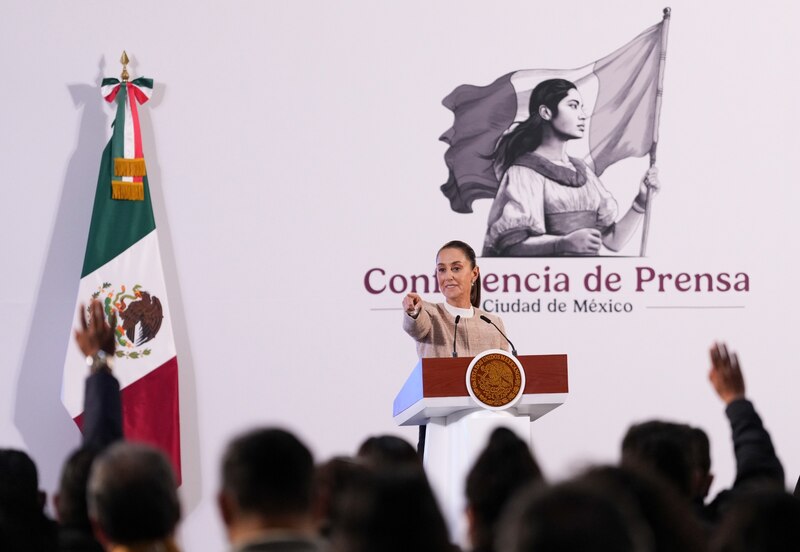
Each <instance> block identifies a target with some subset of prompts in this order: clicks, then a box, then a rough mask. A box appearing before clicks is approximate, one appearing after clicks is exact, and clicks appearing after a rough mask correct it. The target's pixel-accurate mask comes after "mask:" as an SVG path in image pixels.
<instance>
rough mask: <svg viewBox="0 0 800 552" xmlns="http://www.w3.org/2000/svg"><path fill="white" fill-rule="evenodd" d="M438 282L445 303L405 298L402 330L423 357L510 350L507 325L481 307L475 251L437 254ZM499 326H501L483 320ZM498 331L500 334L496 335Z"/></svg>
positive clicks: (460, 246)
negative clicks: (411, 338)
mask: <svg viewBox="0 0 800 552" xmlns="http://www.w3.org/2000/svg"><path fill="white" fill-rule="evenodd" d="M436 280H437V282H438V283H439V290H440V291H441V292H442V294H443V295H444V297H445V302H444V303H428V302H427V301H423V300H422V298H421V297H420V296H419V295H417V294H416V293H409V294H408V295H406V296H405V297H404V298H403V310H404V311H405V313H404V314H403V329H404V330H405V331H406V333H407V334H408V335H410V336H411V337H413V338H414V340H415V341H416V342H417V354H418V355H419V357H420V358H430V357H448V356H462V357H472V356H475V355H477V354H479V353H482V352H483V351H485V350H486V349H507V348H508V343H507V341H506V339H505V338H504V337H503V335H502V334H501V333H500V332H501V331H502V332H503V333H505V328H504V326H503V321H502V320H501V319H500V317H499V316H495V315H490V314H488V313H487V312H485V311H483V310H481V309H480V308H479V307H478V306H479V305H480V302H481V275H480V270H479V269H478V265H477V263H476V259H475V251H474V250H473V249H472V248H471V247H470V246H469V245H467V244H466V243H464V242H462V241H457V240H456V241H450V242H447V243H446V244H444V245H443V246H442V248H441V249H439V253H438V254H437V255H436ZM484 317H485V318H487V319H489V320H491V321H492V322H494V323H495V324H496V325H497V328H495V327H494V326H492V325H491V324H490V323H489V322H486V321H485V320H484ZM498 328H499V331H498ZM424 445H425V426H420V439H419V445H418V450H419V452H420V454H422V452H423V451H424Z"/></svg>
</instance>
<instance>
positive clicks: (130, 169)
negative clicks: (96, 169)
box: [101, 77, 153, 201]
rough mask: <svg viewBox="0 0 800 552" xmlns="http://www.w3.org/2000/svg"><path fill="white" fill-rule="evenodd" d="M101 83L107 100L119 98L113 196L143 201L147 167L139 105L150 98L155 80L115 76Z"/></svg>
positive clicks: (113, 146) (113, 147) (113, 145)
mask: <svg viewBox="0 0 800 552" xmlns="http://www.w3.org/2000/svg"><path fill="white" fill-rule="evenodd" d="M101 86H102V87H101V93H102V94H103V98H104V99H105V100H106V101H107V102H109V103H111V102H113V101H114V100H116V101H117V115H116V117H115V118H114V123H113V125H112V126H113V127H114V132H113V134H112V136H111V156H112V158H113V159H114V173H113V175H112V177H111V198H112V199H125V200H131V201H143V200H144V181H143V177H144V176H145V175H146V174H147V170H146V168H145V164H144V154H143V152H142V132H141V127H140V125H139V109H138V106H137V104H143V103H145V102H147V100H149V99H150V96H151V94H152V93H153V79H147V78H144V77H139V78H138V79H134V80H132V81H130V82H127V81H125V82H120V81H119V79H114V78H111V79H103V83H102V85H101Z"/></svg>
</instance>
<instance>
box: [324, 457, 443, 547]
mask: <svg viewBox="0 0 800 552" xmlns="http://www.w3.org/2000/svg"><path fill="white" fill-rule="evenodd" d="M341 513H342V515H341V519H340V523H339V524H338V525H337V526H336V527H334V531H333V535H332V537H331V550H332V552H376V551H380V552H409V551H413V552H452V551H455V550H457V549H455V548H454V547H453V546H452V545H451V544H450V542H449V537H448V533H447V526H446V524H445V520H444V517H443V516H442V513H441V511H440V510H439V507H438V505H437V504H436V499H435V498H434V496H433V492H432V491H431V488H430V485H429V484H428V480H427V478H426V477H425V473H424V472H423V471H422V470H420V469H418V468H416V467H413V466H410V467H397V468H395V469H391V470H387V469H377V470H371V471H370V472H368V473H367V474H365V476H364V477H362V478H359V480H358V481H357V482H355V484H354V485H353V486H352V487H351V488H350V489H349V490H348V491H347V492H346V493H345V496H344V497H343V500H342V508H341Z"/></svg>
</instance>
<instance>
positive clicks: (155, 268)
mask: <svg viewBox="0 0 800 552" xmlns="http://www.w3.org/2000/svg"><path fill="white" fill-rule="evenodd" d="M105 283H109V284H111V286H110V287H109V288H106V290H113V291H114V292H119V291H121V289H120V286H122V285H124V286H126V290H127V291H126V293H133V286H135V285H137V284H139V285H141V286H142V291H146V292H148V293H149V294H150V295H151V296H153V297H158V299H159V301H161V307H162V311H163V315H164V318H163V320H162V322H161V328H160V329H159V332H158V334H157V335H156V337H155V338H154V339H153V340H152V341H149V342H147V343H146V344H144V345H143V346H141V347H135V348H129V349H125V350H126V351H127V352H131V351H139V352H140V353H141V351H142V350H143V349H149V350H150V351H151V352H150V354H149V355H147V356H139V358H136V359H130V358H115V359H114V375H115V376H116V377H117V379H118V380H119V383H120V387H121V388H124V387H127V386H128V385H130V384H131V383H133V382H135V381H136V380H138V379H140V378H142V377H144V376H145V375H147V374H149V373H150V372H152V371H153V370H155V369H156V368H158V367H159V366H161V365H162V364H164V363H165V362H167V361H168V360H170V359H171V358H173V357H174V356H176V350H175V340H174V337H173V334H172V319H171V318H170V312H169V304H168V302H167V293H166V285H165V283H164V272H163V270H162V268H161V253H160V251H159V247H158V235H157V232H156V230H153V231H152V232H150V233H149V234H148V235H147V236H145V237H144V238H142V239H141V240H139V241H138V242H136V243H135V244H134V245H132V246H131V247H129V248H128V249H127V250H126V251H124V252H123V253H121V254H120V255H118V256H117V257H116V258H114V259H112V260H111V261H109V262H108V263H106V264H105V265H103V266H101V267H100V268H98V269H97V270H95V271H94V272H92V273H91V274H88V275H87V276H85V277H84V278H83V279H81V283H80V288H79V291H78V304H81V303H82V304H84V305H88V304H89V302H90V301H91V299H92V294H93V293H94V292H96V291H98V290H100V289H101V288H102V286H103V284H105ZM107 297H108V292H107V291H106V292H104V293H102V294H101V295H100V296H99V297H98V299H99V300H100V301H103V300H105V299H106V298H107ZM127 303H128V304H130V300H128V301H127ZM76 312H77V308H76ZM121 323H122V322H121V321H119V322H118V325H121ZM74 324H75V326H74V328H73V330H74V329H75V328H77V324H78V322H77V317H76V320H75V322H74ZM87 375H88V368H87V367H86V362H85V358H84V356H83V354H82V353H81V352H80V350H79V349H78V346H77V345H76V344H75V342H74V340H73V339H70V342H69V346H68V348H67V356H66V360H65V363H64V378H63V385H62V388H61V400H62V402H63V403H64V406H65V407H66V409H67V411H68V412H69V414H70V416H72V417H73V418H74V417H76V416H77V415H78V414H80V413H81V412H83V391H84V381H85V379H86V376H87Z"/></svg>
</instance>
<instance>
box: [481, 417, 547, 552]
mask: <svg viewBox="0 0 800 552" xmlns="http://www.w3.org/2000/svg"><path fill="white" fill-rule="evenodd" d="M542 482H543V477H542V472H541V470H540V469H539V465H538V464H537V463H536V460H534V458H533V455H532V454H531V451H530V449H529V448H528V445H527V444H526V443H525V442H524V441H523V440H522V439H520V438H519V437H517V435H516V434H514V433H513V432H512V431H510V430H509V429H507V428H504V427H501V428H498V429H496V430H494V432H493V433H492V435H491V437H490V438H489V443H488V444H487V445H486V448H485V449H484V450H483V452H481V454H480V455H479V456H478V458H477V460H476V461H475V464H474V465H473V467H472V469H471V470H470V472H469V474H468V475H467V482H466V495H467V518H468V520H469V536H470V541H471V542H472V549H473V551H474V552H491V551H492V550H494V539H495V533H496V530H497V527H496V526H497V522H498V521H499V519H500V514H501V513H502V511H503V508H504V507H505V505H506V504H507V503H508V501H509V499H511V498H512V497H513V495H514V494H515V493H517V492H519V490H520V489H523V488H525V487H526V486H527V485H528V484H531V483H542Z"/></svg>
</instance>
